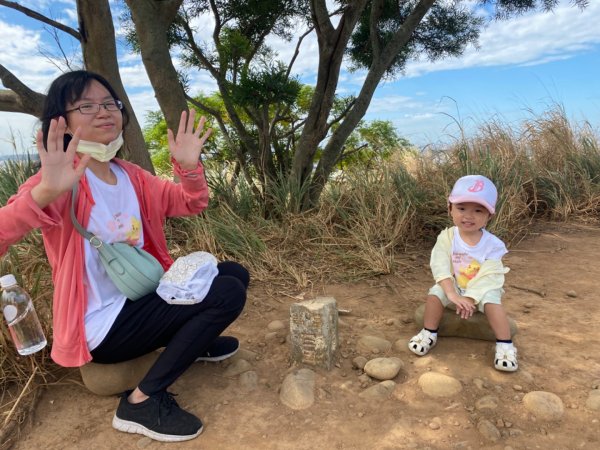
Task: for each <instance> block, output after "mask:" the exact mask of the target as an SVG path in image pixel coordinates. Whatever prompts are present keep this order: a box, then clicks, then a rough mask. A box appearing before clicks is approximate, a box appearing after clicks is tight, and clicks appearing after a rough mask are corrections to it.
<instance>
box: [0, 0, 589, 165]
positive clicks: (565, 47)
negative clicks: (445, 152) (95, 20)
mask: <svg viewBox="0 0 600 450" xmlns="http://www.w3.org/2000/svg"><path fill="white" fill-rule="evenodd" d="M19 3H21V4H23V5H25V6H28V7H30V8H32V9H34V10H36V11H39V12H41V13H43V14H45V15H48V16H50V17H52V18H54V19H55V20H59V21H61V22H63V23H66V24H68V25H69V26H71V27H76V14H75V1H74V0H26V1H20V2H19ZM116 3H117V2H114V1H111V4H112V5H113V6H115V7H116ZM113 15H114V16H115V17H116V16H117V14H116V13H113ZM211 23H212V22H211V19H210V18H209V17H205V18H202V19H200V20H199V21H198V23H197V24H196V25H197V28H198V31H199V34H200V36H209V35H210V33H211V32H212V27H211ZM598 23H600V2H599V1H597V0H590V5H589V6H588V8H586V9H585V10H579V9H578V8H576V7H573V6H572V5H571V4H570V3H569V2H568V1H562V2H561V3H560V4H559V6H558V7H557V8H556V9H555V10H554V11H553V12H552V13H531V14H527V15H524V16H521V17H518V18H516V19H513V20H511V21H501V22H491V23H490V24H489V26H488V27H487V28H486V29H485V30H484V31H483V32H482V35H481V39H480V42H479V48H478V49H475V48H473V47H469V48H468V49H467V50H466V51H465V53H464V55H463V56H462V57H461V58H452V59H445V60H442V61H438V62H436V63H430V62H428V61H413V62H411V63H409V64H408V65H407V68H406V73H405V75H404V76H403V77H400V78H398V79H397V80H394V81H386V82H383V83H381V85H380V86H379V88H378V89H377V91H376V93H375V96H374V99H373V101H372V103H371V106H370V108H369V111H368V113H367V116H366V117H365V119H366V120H374V119H384V120H390V121H392V122H393V124H394V125H395V127H396V128H397V130H398V132H399V134H401V135H402V136H404V137H406V138H408V139H409V140H410V141H411V142H413V143H415V144H416V145H419V146H426V145H430V144H434V145H436V144H443V143H444V142H448V141H451V140H453V139H454V138H455V137H457V136H458V135H459V130H458V127H457V125H456V122H458V123H461V124H462V126H463V127H464V129H465V130H466V131H467V132H468V133H471V132H473V131H474V130H475V128H476V124H480V123H483V122H485V121H489V120H495V119H498V120H500V121H501V122H502V123H504V124H508V125H513V126H515V127H516V126H517V125H518V124H520V123H522V121H523V120H525V119H530V118H532V117H534V116H535V115H539V114H541V113H543V112H544V111H548V109H549V108H550V107H552V106H553V105H556V104H560V105H562V106H563V107H564V108H565V111H566V113H567V116H568V117H569V118H570V119H571V120H572V121H573V122H574V123H575V124H581V123H582V122H583V121H588V122H589V123H590V124H591V126H592V127H593V128H594V129H596V130H598V127H599V126H600V77H599V76H598V74H599V73H600V27H599V26H598ZM115 26H116V29H117V37H118V42H120V43H121V46H120V50H119V52H120V55H119V60H120V67H121V76H122V78H123V82H124V84H125V88H126V90H127V91H128V94H129V96H130V99H131V101H132V104H133V106H134V110H135V113H136V114H137V115H138V118H139V119H140V121H142V122H143V121H144V117H145V115H146V112H147V111H149V110H156V109H158V105H157V103H156V101H155V99H154V94H153V92H152V90H151V88H150V83H149V81H148V78H147V76H146V74H145V71H144V68H143V65H142V63H141V60H140V58H139V57H137V56H136V55H132V54H131V52H130V51H129V50H128V49H127V47H126V46H125V45H124V43H123V40H122V37H121V36H122V33H121V29H120V26H119V24H118V23H117V24H116V25H115ZM46 28H47V27H44V25H43V24H41V23H40V22H37V21H35V20H32V19H29V18H27V17H25V16H24V15H22V14H20V13H17V12H15V11H12V10H10V9H8V8H5V7H0V42H1V43H2V44H0V50H1V51H0V63H1V64H3V65H4V66H5V67H7V68H8V69H9V70H11V71H12V72H13V73H14V74H16V75H17V76H18V77H19V78H20V79H21V80H22V81H24V82H25V83H26V84H27V85H28V86H29V87H30V88H32V89H34V90H36V91H39V92H45V90H46V89H47V87H48V85H49V84H50V82H51V81H52V79H53V78H54V77H56V76H57V75H58V74H59V69H57V66H62V67H64V64H63V63H62V61H60V59H59V58H53V57H50V58H49V57H48V55H49V54H54V55H58V52H57V51H56V49H55V46H54V43H53V39H52V36H51V35H50V34H49V33H48V32H47V30H46ZM61 41H62V42H63V45H64V47H65V49H66V50H67V52H68V53H71V54H73V55H76V54H77V52H78V44H77V43H76V42H74V41H73V40H72V39H70V38H69V37H67V36H62V37H61ZM270 45H271V46H272V48H273V49H275V50H276V51H277V52H278V53H279V55H280V57H281V58H282V59H283V60H288V59H289V55H290V54H291V52H292V51H293V48H294V45H295V44H290V43H286V42H280V41H271V42H270ZM316 48H317V47H316V39H315V38H314V36H311V37H310V38H308V39H306V40H305V41H304V43H303V45H302V47H301V53H300V57H299V58H298V61H297V62H296V64H295V66H294V68H295V71H296V75H297V76H298V77H299V78H300V79H301V81H303V82H305V83H314V79H315V78H314V74H315V70H316V64H317V60H316V54H317V51H316ZM75 60H77V57H76V56H75ZM175 62H176V65H177V58H176V57H175ZM363 77H364V73H360V72H356V73H350V72H347V71H343V72H342V74H341V82H340V88H339V93H340V94H344V95H348V94H352V93H357V91H358V89H360V85H361V82H362V79H363ZM191 88H192V89H191V91H192V94H194V93H196V92H199V91H203V92H204V93H208V92H211V91H212V90H214V89H215V84H214V82H213V81H212V80H211V79H210V77H209V76H208V75H207V74H205V73H195V74H192V77H191ZM532 114H533V115H532ZM36 126H37V123H36V120H35V119H34V118H32V117H30V116H26V115H23V114H14V113H0V154H6V153H12V148H11V146H10V144H9V143H8V141H9V139H10V136H11V130H12V133H13V134H14V135H16V137H17V141H18V142H22V144H20V145H19V147H21V145H22V146H25V147H31V146H30V142H31V136H32V135H33V132H34V130H35V129H36ZM21 148H22V147H21Z"/></svg>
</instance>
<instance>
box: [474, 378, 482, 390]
mask: <svg viewBox="0 0 600 450" xmlns="http://www.w3.org/2000/svg"><path fill="white" fill-rule="evenodd" d="M473 384H474V385H475V386H477V389H479V390H481V391H482V390H484V389H485V381H483V380H482V379H481V378H473Z"/></svg>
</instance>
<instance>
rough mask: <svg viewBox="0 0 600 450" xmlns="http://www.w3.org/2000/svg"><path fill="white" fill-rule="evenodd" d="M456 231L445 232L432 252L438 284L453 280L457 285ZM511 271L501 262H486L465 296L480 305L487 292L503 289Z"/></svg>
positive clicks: (434, 276)
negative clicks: (454, 251) (455, 277)
mask: <svg viewBox="0 0 600 450" xmlns="http://www.w3.org/2000/svg"><path fill="white" fill-rule="evenodd" d="M455 229H456V227H451V228H446V229H445V230H443V231H442V232H441V233H440V234H439V236H438V238H437V242H436V243H435V246H434V247H433V250H432V251H431V260H430V262H429V264H430V266H431V273H432V274H433V278H434V279H435V282H436V283H439V282H440V281H442V280H445V279H446V278H452V279H453V280H454V281H455V284H456V280H455V279H454V270H453V267H452V240H453V239H454V231H455ZM509 270H510V269H509V268H508V267H504V265H503V264H502V261H500V260H493V259H488V260H486V261H484V262H483V264H481V268H480V269H479V272H478V273H477V275H475V277H473V278H472V279H471V280H469V282H468V283H467V288H466V290H465V292H464V294H463V295H464V296H465V297H469V298H472V299H473V301H474V302H475V304H478V303H479V302H480V301H481V300H482V299H483V297H484V296H485V294H486V293H487V292H489V291H491V290H494V289H502V286H504V274H505V273H506V272H508V271H509Z"/></svg>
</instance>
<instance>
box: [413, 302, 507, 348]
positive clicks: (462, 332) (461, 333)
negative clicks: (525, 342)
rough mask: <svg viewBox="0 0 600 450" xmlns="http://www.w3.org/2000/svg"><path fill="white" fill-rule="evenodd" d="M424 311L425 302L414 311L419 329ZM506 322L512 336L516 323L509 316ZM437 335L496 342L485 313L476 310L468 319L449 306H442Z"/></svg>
mask: <svg viewBox="0 0 600 450" xmlns="http://www.w3.org/2000/svg"><path fill="white" fill-rule="evenodd" d="M424 312H425V304H422V305H421V306H419V307H418V308H417V310H416V311H415V324H416V325H417V327H418V328H419V329H420V328H423V314H424ZM508 322H509V325H510V335H511V336H514V335H515V334H517V324H516V323H515V321H514V320H513V319H511V318H510V317H509V318H508ZM438 336H455V337H464V338H470V339H482V340H485V341H493V342H496V336H495V335H494V332H493V331H492V328H491V327H490V324H489V322H488V320H487V317H485V314H483V313H480V312H476V313H475V314H473V316H472V317H470V318H469V319H461V318H460V316H458V315H457V314H456V311H455V310H453V309H452V308H451V307H448V308H444V315H443V316H442V320H441V322H440V326H439V330H438Z"/></svg>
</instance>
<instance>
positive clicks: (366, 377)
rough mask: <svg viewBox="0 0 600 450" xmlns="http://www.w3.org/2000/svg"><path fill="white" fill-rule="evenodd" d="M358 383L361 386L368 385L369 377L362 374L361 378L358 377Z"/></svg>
mask: <svg viewBox="0 0 600 450" xmlns="http://www.w3.org/2000/svg"><path fill="white" fill-rule="evenodd" d="M358 381H360V382H361V384H369V383H370V382H371V377H370V376H369V375H367V374H366V373H363V374H362V375H361V376H359V377H358Z"/></svg>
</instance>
